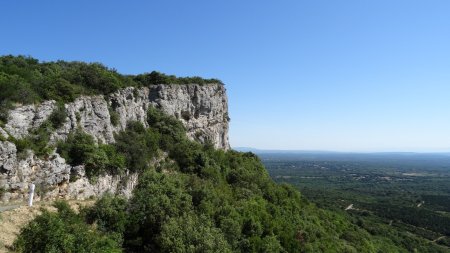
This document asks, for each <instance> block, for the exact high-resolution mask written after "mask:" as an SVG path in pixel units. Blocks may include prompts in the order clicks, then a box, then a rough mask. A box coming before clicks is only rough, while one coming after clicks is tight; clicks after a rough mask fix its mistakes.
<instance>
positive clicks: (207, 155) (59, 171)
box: [0, 56, 431, 252]
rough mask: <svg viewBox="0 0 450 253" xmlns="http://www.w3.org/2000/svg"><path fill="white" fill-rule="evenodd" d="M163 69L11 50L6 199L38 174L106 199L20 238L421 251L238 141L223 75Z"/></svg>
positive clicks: (81, 245)
mask: <svg viewBox="0 0 450 253" xmlns="http://www.w3.org/2000/svg"><path fill="white" fill-rule="evenodd" d="M152 73H153V74H152ZM152 73H150V74H143V75H137V76H124V75H120V74H118V73H117V72H116V71H114V70H110V69H108V68H105V67H103V66H102V65H100V64H86V63H80V62H76V63H73V62H72V63H70V62H52V63H39V62H38V61H37V60H35V59H32V58H26V57H12V56H6V57H2V58H1V60H0V76H1V79H0V88H1V89H2V91H3V90H4V91H5V93H3V92H2V93H1V97H0V99H1V100H0V103H1V104H2V106H1V108H2V110H1V111H2V115H3V116H2V118H1V119H2V123H1V125H0V127H1V128H0V131H1V136H2V137H1V138H2V139H1V140H0V165H1V171H0V172H1V180H2V181H1V183H2V185H0V187H2V192H1V194H2V199H3V201H5V202H7V201H10V200H11V199H23V198H24V197H25V196H26V191H27V188H28V183H30V182H35V183H36V184H37V185H38V186H39V188H38V192H37V197H38V198H40V199H48V200H54V199H71V198H89V197H93V198H95V199H97V201H96V204H95V205H93V206H92V207H88V208H85V209H82V210H80V212H75V211H73V210H72V209H71V207H70V206H69V205H68V204H67V203H66V202H59V201H57V202H55V207H56V209H57V210H58V211H56V212H46V211H43V213H42V215H40V216H38V217H37V218H36V219H34V220H33V221H31V222H30V223H29V224H28V225H27V226H25V227H24V228H23V229H22V230H21V233H20V235H19V236H18V239H17V240H16V242H15V244H14V246H13V249H14V250H16V251H18V252H407V250H406V248H405V247H404V246H402V245H399V244H398V243H397V241H396V240H395V239H396V238H387V237H384V236H382V235H372V234H370V233H369V232H367V231H366V230H364V229H362V228H360V227H359V226H357V225H355V224H353V223H352V222H350V221H349V220H348V219H347V218H346V217H345V216H343V215H341V214H339V213H333V212H330V211H326V210H323V209H320V208H317V207H316V206H315V205H313V204H311V203H310V202H309V201H308V200H307V199H306V198H304V197H303V196H302V195H301V193H300V192H298V191H297V190H296V189H294V188H293V187H291V186H289V185H286V184H276V183H275V182H274V181H273V180H272V179H271V178H270V177H269V175H268V173H267V171H266V169H265V168H264V166H263V164H262V163H261V161H260V159H259V158H258V157H257V156H256V155H254V154H253V153H250V152H248V153H241V152H236V151H233V150H229V144H228V132H227V131H228V121H229V118H228V111H227V98H226V94H225V90H224V87H223V84H221V83H220V81H218V80H205V79H201V78H197V77H195V78H176V77H173V76H166V75H163V74H159V73H156V72H152ZM430 252H431V251H430Z"/></svg>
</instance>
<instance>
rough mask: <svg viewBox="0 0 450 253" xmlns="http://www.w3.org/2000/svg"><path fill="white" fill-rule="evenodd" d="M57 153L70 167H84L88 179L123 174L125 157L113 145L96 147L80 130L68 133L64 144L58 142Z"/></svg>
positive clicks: (91, 139) (89, 137)
mask: <svg viewBox="0 0 450 253" xmlns="http://www.w3.org/2000/svg"><path fill="white" fill-rule="evenodd" d="M57 152H58V153H59V154H61V156H62V157H64V158H65V159H66V161H67V162H68V163H69V164H70V165H72V166H77V165H85V169H86V175H87V176H88V178H90V179H93V178H95V177H96V176H99V175H102V174H105V173H109V174H122V173H123V172H124V168H125V156H124V155H122V154H121V153H119V152H118V151H117V150H116V148H115V146H113V145H109V144H101V145H97V144H96V143H95V140H94V138H93V137H92V136H91V135H89V134H87V133H85V132H83V131H82V130H81V129H77V130H75V131H74V132H72V133H70V134H69V136H68V137H67V140H66V141H65V142H63V141H62V142H59V143H58V147H57Z"/></svg>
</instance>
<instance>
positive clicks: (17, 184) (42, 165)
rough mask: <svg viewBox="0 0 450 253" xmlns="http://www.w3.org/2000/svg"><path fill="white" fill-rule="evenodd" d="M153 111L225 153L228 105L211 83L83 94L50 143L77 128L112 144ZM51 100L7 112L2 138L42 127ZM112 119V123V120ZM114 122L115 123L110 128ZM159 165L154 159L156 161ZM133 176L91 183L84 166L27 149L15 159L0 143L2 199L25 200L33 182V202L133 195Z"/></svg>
mask: <svg viewBox="0 0 450 253" xmlns="http://www.w3.org/2000/svg"><path fill="white" fill-rule="evenodd" d="M150 106H153V107H156V108H159V109H161V110H163V111H164V112H165V113H167V114H169V115H173V116H175V117H176V118H177V119H179V120H180V121H181V122H182V123H183V124H184V126H185V127H186V129H187V135H188V137H189V138H190V139H192V140H196V141H199V142H202V143H204V142H206V141H208V142H211V143H212V144H213V145H214V146H215V147H216V148H221V149H224V150H227V149H228V148H229V142H228V121H229V118H228V104H227V97H226V92H225V88H224V87H223V85H220V84H210V85H196V84H187V85H151V86H149V87H145V88H133V87H129V88H125V89H123V90H119V91H118V92H116V93H113V94H111V95H109V96H108V97H103V96H83V97H79V98H77V99H76V100H75V101H74V102H72V103H69V104H66V105H65V110H66V113H67V118H66V120H65V122H64V124H63V125H62V126H61V127H60V128H59V129H57V130H56V131H55V132H53V133H52V135H51V137H50V143H56V142H57V141H58V140H64V139H66V138H67V136H68V134H69V133H70V132H71V131H73V130H74V129H76V128H77V127H80V128H81V129H83V130H84V131H85V132H87V133H89V134H91V135H92V136H93V137H94V138H95V139H96V140H97V141H98V142H102V143H112V142H114V133H116V132H118V131H121V130H124V129H125V128H126V125H127V122H128V121H131V120H133V121H140V122H142V123H143V124H144V125H146V124H147V123H146V113H147V109H148V108H149V107H150ZM56 107H57V106H56V103H55V102H54V101H46V102H44V103H41V104H40V105H26V106H20V107H17V108H15V109H14V110H11V111H10V112H9V117H8V122H7V124H6V125H5V126H4V127H3V128H0V135H2V136H3V138H4V139H5V138H7V137H8V135H10V136H12V137H14V138H16V139H20V138H23V137H25V136H26V135H27V134H28V133H29V131H30V130H32V129H35V128H37V127H39V126H40V124H42V123H43V122H44V121H45V120H47V119H48V117H49V116H50V115H51V113H52V112H53V111H54V110H55V109H56ZM112 118H113V120H112ZM112 121H113V122H114V123H115V124H113V123H112ZM156 162H157V161H156ZM137 177H138V175H136V174H128V175H125V176H111V175H103V176H100V177H99V178H98V180H96V182H95V183H92V182H89V180H88V179H87V178H86V177H85V175H84V168H83V166H77V167H72V166H70V165H68V164H66V162H65V160H64V159H63V158H61V157H60V156H59V154H57V153H54V154H53V155H51V156H50V157H48V158H46V159H40V158H37V157H36V156H35V155H34V154H33V153H32V152H31V151H30V152H28V153H27V155H26V157H25V158H24V157H21V158H19V157H17V150H16V147H15V145H14V144H13V143H11V142H9V141H0V189H4V193H3V194H2V199H1V200H2V201H3V202H8V201H13V200H22V199H24V198H26V196H27V192H28V185H29V184H30V183H34V184H36V187H37V198H38V199H39V198H46V199H51V198H56V197H63V198H79V199H83V198H88V197H90V196H98V195H101V194H103V193H105V192H111V193H122V194H124V195H126V196H129V195H130V194H131V191H132V189H133V188H134V186H135V185H136V183H137Z"/></svg>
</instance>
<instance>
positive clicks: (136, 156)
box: [114, 122, 159, 171]
mask: <svg viewBox="0 0 450 253" xmlns="http://www.w3.org/2000/svg"><path fill="white" fill-rule="evenodd" d="M115 139H116V143H115V144H114V146H115V147H116V149H117V151H118V152H120V153H121V154H123V155H124V156H125V161H126V167H127V168H128V169H129V170H131V171H143V170H144V169H146V168H147V167H148V165H149V162H150V160H151V159H152V158H154V157H155V156H156V155H157V150H158V147H159V145H158V143H159V134H158V133H157V132H154V131H151V130H146V129H145V128H144V126H143V125H142V124H141V123H139V122H129V124H128V126H127V129H126V130H125V131H123V132H120V133H119V134H117V135H116V136H115Z"/></svg>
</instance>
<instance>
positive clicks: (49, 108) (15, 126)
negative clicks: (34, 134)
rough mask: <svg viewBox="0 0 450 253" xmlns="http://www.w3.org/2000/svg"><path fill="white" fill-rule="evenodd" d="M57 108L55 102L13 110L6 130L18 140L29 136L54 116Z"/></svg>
mask: <svg viewBox="0 0 450 253" xmlns="http://www.w3.org/2000/svg"><path fill="white" fill-rule="evenodd" d="M55 108H56V102H55V101H53V100H50V101H45V102H43V103H42V104H40V105H24V106H20V107H17V108H15V109H14V110H11V111H10V112H9V115H8V123H7V124H6V125H5V130H6V131H7V132H8V133H9V134H10V135H12V136H13V137H14V138H16V139H20V138H23V137H25V136H27V135H28V133H29V132H28V131H29V130H30V129H33V128H37V127H39V126H40V125H41V124H42V123H43V122H44V121H45V120H47V118H48V117H49V116H50V114H52V112H53V110H54V109H55Z"/></svg>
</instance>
